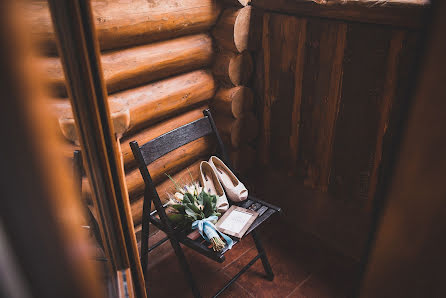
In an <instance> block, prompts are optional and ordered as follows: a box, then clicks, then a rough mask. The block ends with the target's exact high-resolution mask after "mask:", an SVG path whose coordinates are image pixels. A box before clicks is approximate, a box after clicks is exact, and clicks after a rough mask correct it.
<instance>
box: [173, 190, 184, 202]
mask: <svg viewBox="0 0 446 298" xmlns="http://www.w3.org/2000/svg"><path fill="white" fill-rule="evenodd" d="M183 196H184V195H183V194H182V193H180V192H176V193H175V195H174V197H175V199H176V200H177V201H180V202H181V201H183Z"/></svg>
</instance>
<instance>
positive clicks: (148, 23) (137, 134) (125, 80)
mask: <svg viewBox="0 0 446 298" xmlns="http://www.w3.org/2000/svg"><path fill="white" fill-rule="evenodd" d="M92 5H93V9H94V15H95V18H96V29H97V32H98V39H99V43H100V47H101V52H102V66H103V70H104V79H105V82H106V86H107V91H108V94H109V103H110V108H111V113H112V118H113V117H114V124H115V129H116V125H120V124H122V123H120V121H121V122H122V120H120V117H121V118H122V119H124V121H126V119H127V120H128V122H129V123H125V124H122V125H126V126H128V128H127V130H126V131H125V132H124V134H123V136H122V138H121V140H120V141H121V147H122V155H123V161H124V167H125V172H126V182H127V187H128V192H129V197H130V201H131V209H132V215H133V221H134V225H135V230H136V232H137V233H138V232H139V231H140V229H141V217H142V204H143V192H144V183H143V180H142V178H141V175H140V173H139V170H138V168H137V167H136V162H135V160H134V159H133V154H132V152H131V149H130V147H129V142H130V141H132V140H136V141H138V142H139V143H140V144H143V143H145V142H148V141H149V140H151V139H153V138H155V137H157V136H159V135H161V134H163V133H165V132H167V131H169V130H172V129H174V128H176V127H179V126H181V125H183V124H186V123H188V122H191V121H193V120H196V119H198V118H200V117H202V116H203V114H202V111H203V110H204V109H205V108H208V107H209V105H208V101H209V100H210V99H211V98H213V96H214V94H215V92H216V90H217V83H216V81H215V80H214V77H213V74H212V71H211V67H212V63H213V58H214V52H215V51H214V43H213V39H212V37H211V35H210V30H211V28H212V27H213V25H214V24H215V23H216V21H217V19H218V17H219V15H220V12H221V5H220V4H219V3H218V1H216V0H162V1H145V0H132V1H118V0H110V1H99V0H98V1H92ZM28 14H29V15H28V17H29V18H31V19H32V21H33V23H34V24H35V26H34V33H35V34H36V35H38V36H39V37H40V38H39V40H40V48H41V50H42V51H41V52H42V59H41V62H42V64H43V65H44V66H45V69H46V71H47V74H48V90H49V91H50V93H51V94H52V96H53V100H52V102H51V107H52V111H53V112H54V115H55V120H56V121H59V124H60V127H61V130H62V131H61V132H62V133H63V135H64V136H65V138H66V144H65V146H64V150H65V152H66V155H67V157H72V154H73V151H74V150H76V149H78V146H77V145H76V144H75V143H74V142H73V141H74V140H75V132H74V131H72V130H73V129H72V125H71V126H68V125H65V124H66V123H69V122H70V121H71V120H72V114H71V107H70V103H69V101H68V99H67V90H66V86H65V80H64V74H63V69H62V67H61V63H60V59H59V57H58V54H57V47H56V42H55V40H54V33H53V28H52V24H51V18H50V15H49V11H48V7H47V3H46V1H33V2H31V4H30V7H29V9H28ZM123 114H126V115H129V119H128V117H127V118H126V117H122V115H123ZM67 127H71V131H70V130H69V129H68V128H67ZM92 133H94V132H92ZM213 150H214V144H213V143H212V142H211V141H210V140H209V139H207V138H202V139H198V140H196V141H194V142H192V143H190V144H188V145H186V146H183V147H181V148H179V149H177V150H175V151H173V152H171V153H169V154H167V155H165V156H164V157H162V158H161V159H159V160H157V161H156V162H154V163H153V164H151V165H150V166H149V170H150V171H151V174H152V178H153V180H154V182H155V183H156V184H157V185H158V186H157V188H158V192H159V193H160V195H161V196H162V197H163V198H165V197H166V192H172V190H173V188H172V183H171V182H170V181H169V180H168V179H167V177H166V175H165V173H168V174H170V175H172V176H173V178H174V179H176V180H177V181H183V180H184V181H189V180H190V178H189V177H190V176H189V170H188V169H190V172H191V173H192V175H193V176H194V177H195V178H198V162H199V161H200V160H202V159H204V158H205V157H207V156H209V154H210V153H211V152H212V151H213ZM84 182H85V183H84V188H83V192H84V196H85V197H86V199H87V201H88V198H89V192H90V190H89V187H88V182H87V181H84ZM152 231H153V229H152Z"/></svg>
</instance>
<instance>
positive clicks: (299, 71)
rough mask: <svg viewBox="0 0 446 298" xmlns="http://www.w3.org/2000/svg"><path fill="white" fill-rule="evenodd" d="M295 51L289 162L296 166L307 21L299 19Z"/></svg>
mask: <svg viewBox="0 0 446 298" xmlns="http://www.w3.org/2000/svg"><path fill="white" fill-rule="evenodd" d="M298 22H299V23H300V24H299V26H298V28H297V29H298V31H297V32H296V33H297V36H298V39H299V43H298V45H297V49H296V66H295V76H294V97H293V109H292V111H291V113H292V114H291V134H290V162H291V163H292V165H293V164H294V165H295V164H296V162H297V160H298V153H299V129H300V126H301V118H302V117H301V105H302V83H303V79H304V63H305V58H306V57H305V44H306V42H307V41H306V40H307V20H306V19H299V20H298Z"/></svg>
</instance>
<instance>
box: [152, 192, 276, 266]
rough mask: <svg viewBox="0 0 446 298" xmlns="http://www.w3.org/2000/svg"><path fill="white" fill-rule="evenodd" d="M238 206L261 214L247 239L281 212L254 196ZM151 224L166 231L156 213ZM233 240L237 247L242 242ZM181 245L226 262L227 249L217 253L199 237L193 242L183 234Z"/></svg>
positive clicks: (180, 239)
mask: <svg viewBox="0 0 446 298" xmlns="http://www.w3.org/2000/svg"><path fill="white" fill-rule="evenodd" d="M236 205H237V206H240V207H243V208H246V209H250V210H253V211H257V212H258V213H259V216H258V217H257V218H256V219H255V220H254V222H253V223H252V225H251V226H250V227H249V229H248V230H247V231H246V233H245V235H244V237H246V236H247V235H248V234H249V233H251V232H252V231H253V230H254V229H256V228H257V227H259V226H260V225H261V224H262V223H263V222H264V221H266V220H267V219H268V218H269V217H270V216H271V215H273V214H274V213H277V212H281V209H280V208H279V207H277V206H274V205H271V204H269V203H267V202H264V201H261V200H259V199H257V198H255V197H253V196H248V199H247V200H245V201H243V202H240V203H239V204H236ZM151 215H152V216H151V222H152V223H153V224H154V225H155V226H157V227H158V228H159V229H160V230H163V231H164V228H163V226H162V224H161V221H159V219H157V218H156V217H154V215H156V211H154V212H152V213H151ZM177 232H178V233H180V234H181V233H182V231H177ZM230 237H231V238H232V240H233V241H234V245H236V244H237V243H238V242H239V241H240V240H239V239H237V238H235V237H232V236H230ZM178 240H179V241H180V243H182V244H184V245H185V246H187V247H189V248H191V249H194V250H196V251H197V252H199V253H201V254H203V255H205V256H207V257H208V258H210V259H212V260H214V261H216V262H219V263H223V262H224V261H225V256H224V255H225V253H226V252H227V251H228V248H227V247H225V248H224V249H223V250H222V251H220V252H215V251H214V250H213V249H212V248H210V247H208V245H209V244H208V243H207V242H206V241H205V240H204V239H203V238H202V237H199V238H197V239H195V240H192V239H190V238H188V237H187V235H186V233H184V232H183V233H182V235H181V236H180V237H179V239H178Z"/></svg>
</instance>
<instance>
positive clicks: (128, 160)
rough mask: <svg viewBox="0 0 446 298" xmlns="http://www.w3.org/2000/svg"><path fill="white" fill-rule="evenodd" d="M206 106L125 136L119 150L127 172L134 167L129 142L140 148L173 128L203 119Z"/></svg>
mask: <svg viewBox="0 0 446 298" xmlns="http://www.w3.org/2000/svg"><path fill="white" fill-rule="evenodd" d="M207 108H208V106H207V105H204V106H200V107H198V108H195V109H193V110H191V111H188V112H185V113H182V114H180V115H178V116H176V117H172V118H169V119H167V120H164V121H162V122H160V123H157V124H155V125H153V126H150V127H148V128H145V129H143V130H141V131H140V132H138V133H137V134H134V135H130V136H127V137H126V138H123V139H121V149H122V157H123V159H124V166H125V168H126V169H127V170H129V169H131V168H132V167H134V166H135V165H136V162H135V159H134V157H133V153H132V150H131V148H130V145H129V142H131V141H137V142H138V144H139V145H140V146H142V145H143V144H145V143H147V142H149V141H150V140H153V139H154V138H156V137H158V136H160V135H162V134H164V133H167V132H169V131H171V130H173V129H175V128H178V127H180V126H182V125H185V124H187V123H189V122H192V121H195V120H197V119H200V118H202V117H203V110H205V109H207Z"/></svg>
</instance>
